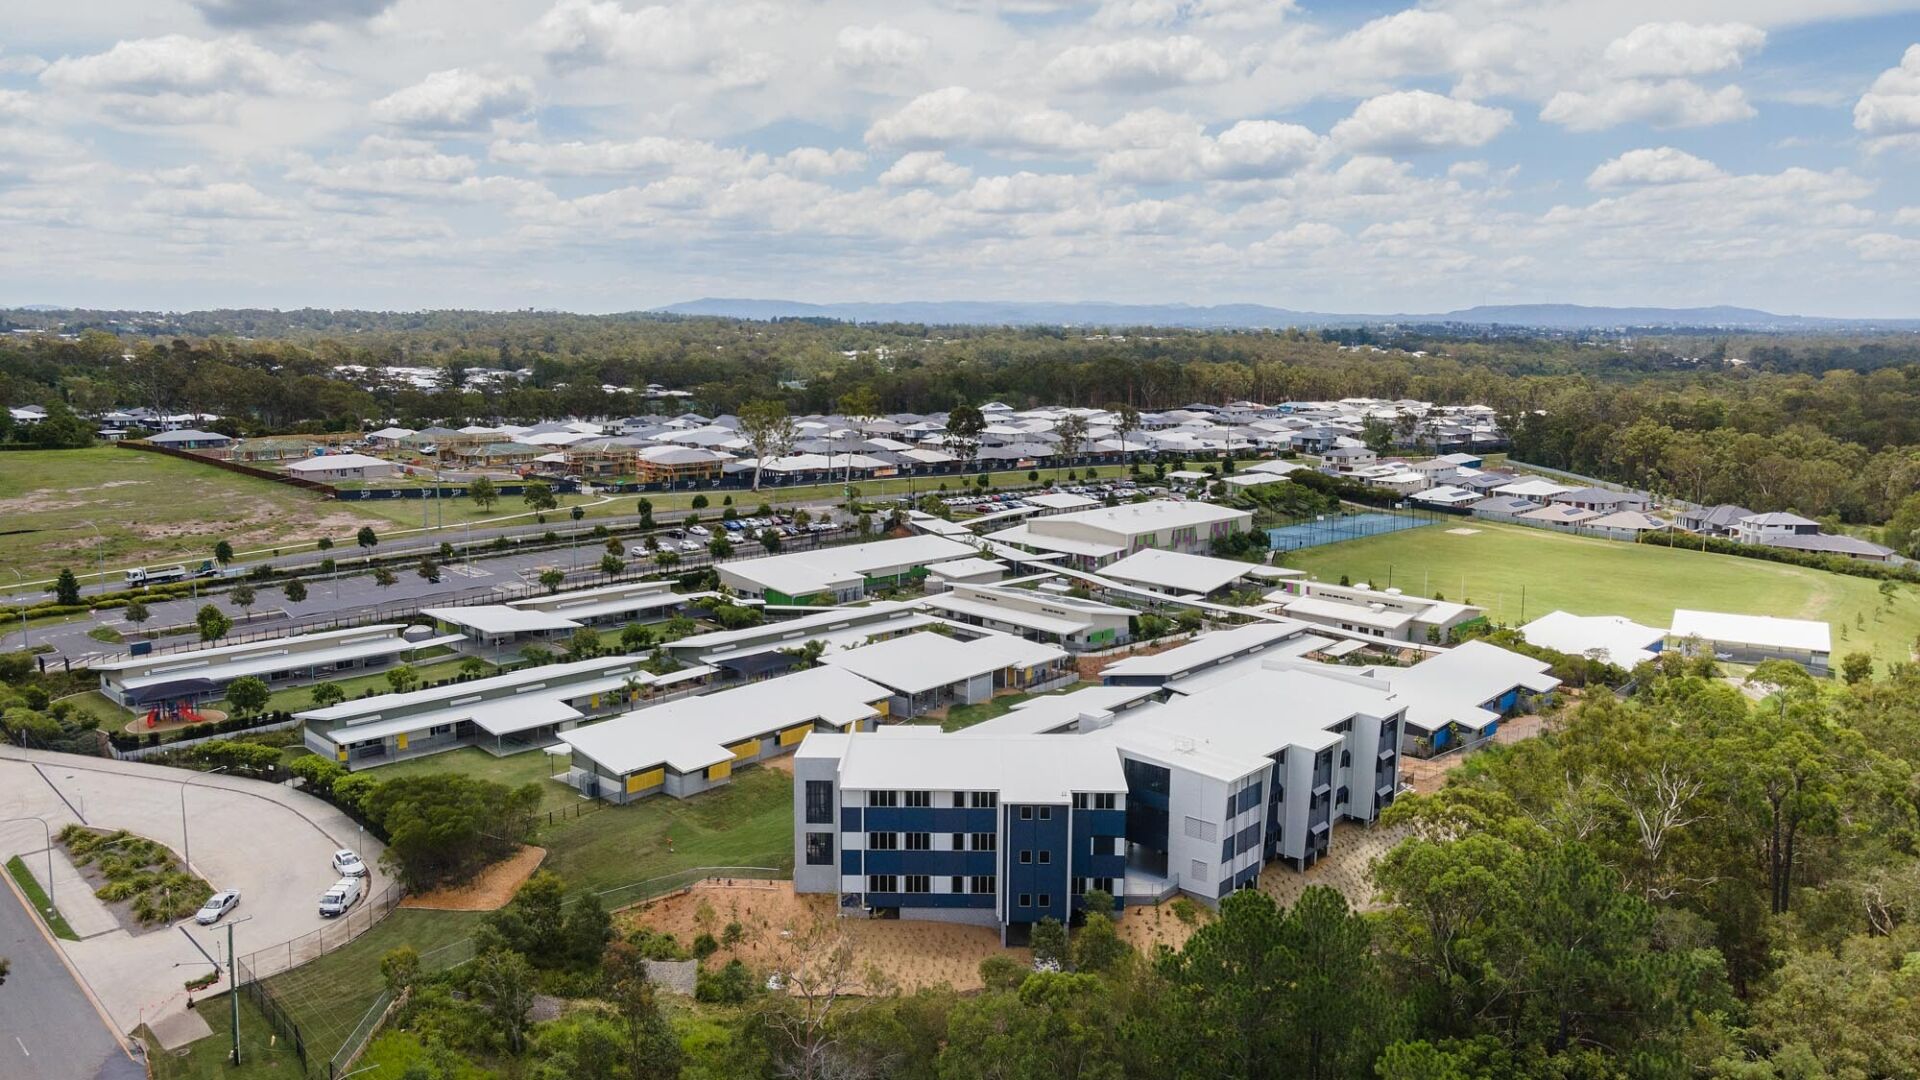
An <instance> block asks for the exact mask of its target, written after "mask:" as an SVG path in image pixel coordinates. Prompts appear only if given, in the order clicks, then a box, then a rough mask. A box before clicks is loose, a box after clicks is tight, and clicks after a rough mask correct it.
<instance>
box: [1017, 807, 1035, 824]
mask: <svg viewBox="0 0 1920 1080" xmlns="http://www.w3.org/2000/svg"><path fill="white" fill-rule="evenodd" d="M1020 820H1021V821H1032V820H1033V807H1031V806H1023V807H1021V808H1020Z"/></svg>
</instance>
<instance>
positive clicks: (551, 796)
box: [368, 746, 582, 810]
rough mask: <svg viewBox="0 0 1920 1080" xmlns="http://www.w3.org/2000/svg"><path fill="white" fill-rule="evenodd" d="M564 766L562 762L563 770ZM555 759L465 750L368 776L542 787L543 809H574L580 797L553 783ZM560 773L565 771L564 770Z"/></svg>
mask: <svg viewBox="0 0 1920 1080" xmlns="http://www.w3.org/2000/svg"><path fill="white" fill-rule="evenodd" d="M564 764H565V762H564V761H563V762H562V765H563V766H564ZM555 771H556V769H555V767H554V764H553V759H552V758H551V757H549V756H548V755H547V754H545V753H544V752H542V751H539V750H527V751H523V752H521V753H518V754H511V755H508V756H507V757H494V756H493V755H492V754H489V753H487V752H486V751H485V750H482V749H480V748H479V747H477V746H463V747H461V748H460V749H458V750H449V751H447V752H445V753H443V754H430V755H428V756H426V757H421V758H414V759H412V760H410V761H396V762H394V763H393V764H391V765H382V766H380V767H379V768H377V769H375V770H373V771H372V772H371V773H369V774H368V775H370V776H372V777H374V778H375V779H378V780H395V779H398V778H400V777H403V776H438V775H441V774H444V773H462V774H465V775H467V776H471V777H475V778H477V779H481V780H494V781H498V782H499V783H502V784H506V785H508V786H509V787H519V786H520V785H521V784H538V785H540V793H541V800H540V809H542V810H564V809H572V808H573V807H576V806H578V805H580V803H581V802H582V800H581V798H580V793H579V792H577V791H575V790H573V789H572V788H570V787H568V786H567V785H565V784H562V783H560V782H558V781H556V780H554V779H553V774H554V772H555ZM558 771H565V770H564V768H562V769H560V770H558Z"/></svg>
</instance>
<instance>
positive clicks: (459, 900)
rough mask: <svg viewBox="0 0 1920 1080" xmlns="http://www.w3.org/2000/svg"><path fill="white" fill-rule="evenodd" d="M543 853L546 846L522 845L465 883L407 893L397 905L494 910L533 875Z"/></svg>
mask: <svg viewBox="0 0 1920 1080" xmlns="http://www.w3.org/2000/svg"><path fill="white" fill-rule="evenodd" d="M546 857H547V849H546V848H540V847H522V848H521V849H520V850H518V851H516V852H514V853H513V854H512V855H511V856H509V857H508V858H506V859H503V860H501V861H500V862H497V863H494V864H493V865H492V866H489V867H487V868H486V869H485V870H484V871H482V872H481V873H480V876H479V877H476V878H474V879H473V880H472V881H469V882H467V883H466V884H465V885H454V886H450V887H448V888H444V889H434V890H433V891H432V892H424V893H420V894H419V895H417V896H409V897H407V898H406V899H405V900H402V901H400V906H401V907H409V908H426V909H428V910H430V911H497V910H499V909H500V908H503V907H505V906H507V901H509V900H511V899H513V893H514V890H515V889H518V888H519V887H520V885H521V883H522V882H524V881H526V880H527V879H528V878H530V877H532V876H533V872H534V871H535V870H538V869H539V868H540V860H542V859H545V858H546Z"/></svg>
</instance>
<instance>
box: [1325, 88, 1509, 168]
mask: <svg viewBox="0 0 1920 1080" xmlns="http://www.w3.org/2000/svg"><path fill="white" fill-rule="evenodd" d="M1512 122H1513V114H1512V113H1510V112H1508V111H1507V110H1505V109H1496V108H1490V107H1488V106H1485V105H1476V104H1474V103H1473V102H1471V101H1460V100H1458V99H1455V98H1449V97H1442V96H1441V95H1439V94H1435V93H1432V92H1430V91H1426V90H1402V91H1398V92H1396V93H1391V94H1381V95H1380V96H1378V97H1373V98H1368V99H1367V100H1366V101H1363V102H1361V103H1360V105H1359V107H1358V108H1356V109H1354V110H1353V115H1351V116H1349V117H1347V118H1346V119H1345V120H1342V121H1340V122H1339V123H1337V124H1335V125H1333V131H1332V133H1331V134H1332V137H1333V140H1334V142H1336V143H1338V144H1339V145H1340V146H1342V147H1343V148H1346V149H1350V150H1353V151H1356V152H1373V151H1382V152H1388V153H1398V152H1408V151H1415V150H1438V149H1445V148H1449V147H1465V146H1482V145H1485V144H1486V143H1488V142H1490V141H1492V140H1493V138H1494V136H1496V135H1498V134H1500V132H1501V131H1502V130H1503V129H1504V128H1505V127H1506V126H1507V125H1508V124H1510V123H1512Z"/></svg>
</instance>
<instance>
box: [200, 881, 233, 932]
mask: <svg viewBox="0 0 1920 1080" xmlns="http://www.w3.org/2000/svg"><path fill="white" fill-rule="evenodd" d="M239 906H240V890H239V889H222V890H220V891H219V892H217V893H214V894H213V895H212V896H209V897H207V902H206V903H204V904H202V905H200V911H199V913H198V914H196V915H195V916H194V917H193V921H194V922H197V923H199V924H200V925H201V926H212V925H213V924H214V923H217V922H219V921H220V919H221V918H222V917H223V916H225V915H226V913H227V912H229V911H232V910H233V909H234V908H236V907H239Z"/></svg>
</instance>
